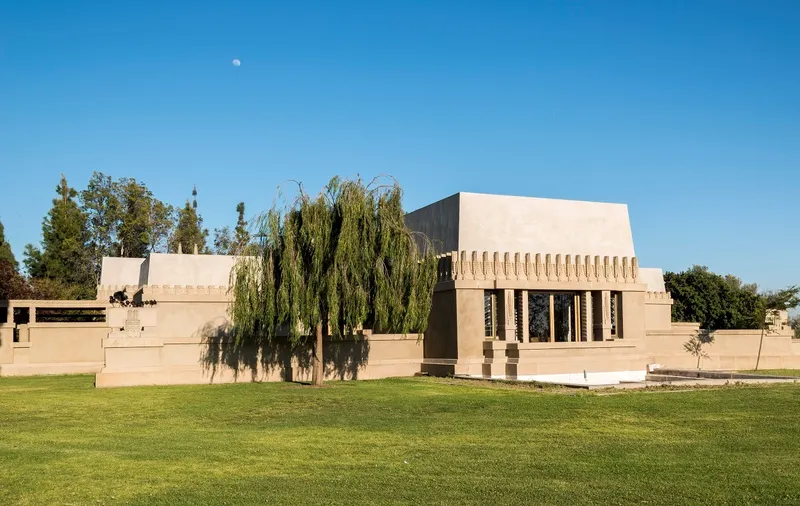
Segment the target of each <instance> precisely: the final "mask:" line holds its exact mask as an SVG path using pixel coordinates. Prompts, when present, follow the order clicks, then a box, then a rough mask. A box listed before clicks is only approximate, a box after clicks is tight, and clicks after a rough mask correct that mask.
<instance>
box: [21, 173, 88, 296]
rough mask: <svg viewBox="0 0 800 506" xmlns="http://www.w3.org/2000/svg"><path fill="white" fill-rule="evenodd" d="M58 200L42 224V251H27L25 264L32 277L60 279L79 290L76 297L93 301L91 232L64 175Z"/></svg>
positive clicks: (54, 201)
mask: <svg viewBox="0 0 800 506" xmlns="http://www.w3.org/2000/svg"><path fill="white" fill-rule="evenodd" d="M56 192H57V193H58V197H57V198H56V199H54V200H53V207H52V208H51V209H50V211H49V212H48V213H47V216H46V217H45V218H44V220H43V222H42V249H41V251H40V250H38V249H37V248H36V247H34V246H32V245H28V246H26V248H25V251H26V259H25V265H26V267H28V274H29V275H30V276H34V275H36V276H37V277H45V278H48V279H53V280H57V281H59V282H60V283H63V284H64V285H71V286H75V287H76V293H77V294H78V296H77V298H82V299H85V298H92V297H93V296H94V291H95V285H94V276H93V273H92V263H91V258H90V256H89V251H90V249H89V247H88V245H89V240H90V235H89V229H88V227H87V219H86V214H85V213H84V212H83V211H82V210H81V208H80V207H79V206H78V203H77V202H76V201H75V198H76V197H77V196H78V192H77V191H76V190H75V189H74V188H71V187H69V185H68V184H67V178H66V177H65V176H64V175H63V174H62V175H61V182H60V183H59V185H58V187H57V188H56Z"/></svg>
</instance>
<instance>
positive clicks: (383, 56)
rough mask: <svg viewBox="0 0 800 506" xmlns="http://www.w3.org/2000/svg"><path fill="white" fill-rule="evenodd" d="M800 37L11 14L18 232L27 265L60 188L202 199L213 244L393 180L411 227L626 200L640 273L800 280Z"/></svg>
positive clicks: (489, 18)
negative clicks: (465, 200)
mask: <svg viewBox="0 0 800 506" xmlns="http://www.w3.org/2000/svg"><path fill="white" fill-rule="evenodd" d="M167 4H169V5H167ZM798 27H800V2H797V1H792V0H786V1H777V0H775V1H764V0H762V1H757V0H754V1H750V2H743V1H732V0H731V1H726V0H719V1H702V0H684V1H679V0H669V1H668V0H662V1H637V0H631V1H611V0H606V1H589V0H587V1H584V2H577V1H570V2H566V1H564V2H556V1H544V0H542V1H534V0H530V1H513V2H512V1H499V0H498V1H489V0H487V1H483V2H477V1H468V0H459V1H443V0H422V1H403V2H388V1H361V2H354V1H344V0H342V1H335V2H333V1H322V0H320V1H316V2H308V1H300V0H298V1H292V2H280V3H276V2H269V1H263V2H259V1H248V2H243V1H238V2H237V1H231V2H222V1H216V2H204V1H194V2H185V3H184V2H166V1H164V2H160V1H159V2H151V1H138V2H105V1H104V2H101V1H83V2H81V1H77V0H75V1H70V2H67V1H37V0H26V1H16V2H14V1H11V0H8V1H5V2H2V3H0V173H1V174H2V175H1V176H0V219H2V222H3V223H4V224H5V227H6V236H7V238H8V239H9V240H10V241H11V243H12V246H13V248H14V251H15V252H16V253H17V255H18V256H19V257H20V259H21V256H22V255H21V252H22V249H23V247H24V245H25V243H27V242H37V241H38V240H39V237H40V234H41V220H42V217H43V216H44V214H45V213H46V212H47V210H48V208H49V207H50V205H51V199H52V198H53V196H54V190H55V187H56V184H57V183H58V178H59V174H60V173H61V172H64V173H66V174H67V176H68V178H69V181H70V183H71V184H72V185H74V186H77V187H79V188H80V187H83V186H85V184H86V182H87V180H88V178H89V175H90V174H91V172H92V171H93V170H99V171H102V172H105V173H107V174H111V175H113V176H115V177H119V176H133V177H136V178H138V179H140V180H142V181H144V182H145V183H146V184H147V185H148V186H149V187H150V188H151V189H152V190H153V191H154V193H155V194H156V196H158V197H159V198H161V199H162V200H166V201H168V202H171V203H174V204H178V205H180V204H182V203H183V202H185V199H186V198H187V197H189V196H190V192H191V190H192V185H193V184H196V185H197V188H198V192H199V195H198V202H199V210H200V211H201V213H202V215H203V217H204V218H205V221H206V225H207V226H208V227H209V228H210V229H213V228H214V227H219V226H221V225H223V224H232V223H234V222H235V215H236V212H235V207H236V203H237V202H239V201H240V200H243V201H245V202H246V204H247V208H248V211H249V212H256V211H259V210H263V209H266V208H267V207H269V205H270V203H271V201H272V198H273V196H274V192H275V187H276V185H277V184H278V183H279V182H280V181H281V180H284V179H287V178H294V179H300V180H302V181H304V182H305V183H306V185H307V186H308V188H310V189H314V190H316V189H318V188H319V187H320V186H321V185H322V184H323V183H324V182H325V181H327V179H328V178H329V177H330V176H332V175H335V174H342V175H354V174H356V173H361V174H362V175H365V176H372V175H375V174H378V173H390V174H392V175H394V176H395V177H397V178H398V179H399V180H400V182H401V183H402V184H403V186H404V187H405V190H406V198H405V205H406V207H407V208H408V209H409V210H410V209H413V208H417V207H420V206H422V205H424V204H427V203H429V202H432V201H434V200H438V199H439V198H442V197H445V196H448V195H450V194H452V193H455V192H458V191H474V192H491V193H506V194H517V195H529V196H541V197H554V198H570V199H582V200H598V201H611V202H624V203H627V204H628V205H629V211H630V215H631V221H632V225H633V232H634V241H635V246H636V250H637V255H638V256H639V258H640V263H641V265H643V266H660V267H664V268H665V269H669V270H680V269H684V268H687V267H689V266H690V265H692V264H695V263H697V264H705V265H708V266H709V267H710V268H711V269H713V270H715V271H718V272H722V273H727V272H731V273H734V274H737V275H739V276H740V277H742V278H743V279H745V280H746V281H748V282H757V283H759V284H760V285H762V286H764V287H767V288H777V287H781V286H784V285H787V284H794V283H800V262H798V252H800V234H798V225H797V223H798V214H800V213H799V211H800V199H798V193H799V192H798V191H799V190H800V172H798V171H800V28H798ZM233 58H239V59H241V61H242V65H241V67H239V68H236V67H234V66H233V65H232V64H231V60H232V59H233Z"/></svg>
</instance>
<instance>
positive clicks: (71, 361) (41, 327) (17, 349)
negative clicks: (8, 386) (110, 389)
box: [0, 323, 108, 376]
mask: <svg viewBox="0 0 800 506" xmlns="http://www.w3.org/2000/svg"><path fill="white" fill-rule="evenodd" d="M22 330H23V332H22V333H23V334H24V335H23V336H22V337H23V340H22V342H17V343H15V342H13V336H14V326H13V325H12V324H4V325H0V376H33V375H39V374H85V373H97V372H99V371H100V370H101V369H102V367H103V355H104V354H103V340H104V339H105V337H106V336H107V335H108V328H107V327H106V325H105V324H103V323H99V324H98V323H33V324H31V325H26V326H24V327H23V329H22Z"/></svg>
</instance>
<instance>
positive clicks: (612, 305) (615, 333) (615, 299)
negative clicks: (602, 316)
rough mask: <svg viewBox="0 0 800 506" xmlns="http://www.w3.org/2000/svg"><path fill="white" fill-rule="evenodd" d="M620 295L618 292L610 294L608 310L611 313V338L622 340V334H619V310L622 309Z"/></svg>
mask: <svg viewBox="0 0 800 506" xmlns="http://www.w3.org/2000/svg"><path fill="white" fill-rule="evenodd" d="M621 299H622V294H621V293H620V292H611V299H610V301H609V310H610V313H611V337H616V338H620V339H622V332H620V323H621V318H620V316H621V314H620V313H621V309H622V303H621Z"/></svg>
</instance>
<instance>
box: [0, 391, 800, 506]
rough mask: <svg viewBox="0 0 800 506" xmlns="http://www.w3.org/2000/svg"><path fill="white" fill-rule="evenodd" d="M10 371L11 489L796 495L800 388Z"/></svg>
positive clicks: (532, 498) (132, 500) (46, 496)
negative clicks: (119, 376)
mask: <svg viewBox="0 0 800 506" xmlns="http://www.w3.org/2000/svg"><path fill="white" fill-rule="evenodd" d="M92 381H93V377H91V376H88V377H87V376H66V377H40V378H22V379H14V378H0V505H4V506H5V505H12V504H46V505H52V504H76V505H78V504H79V505H95V504H140V505H159V504H191V505H207V504H265V505H275V504H291V505H302V504H326V505H331V504H342V505H351V504H379V503H380V504H457V505H468V504H491V505H495V504H559V505H565V504H569V505H570V506H572V505H579V504H603V505H605V504H620V505H626V506H627V505H632V504H648V505H658V504H755V503H759V504H768V505H777V504H799V503H800V438H799V437H798V434H800V386H798V385H792V384H788V385H787V384H780V385H773V386H751V387H727V388H718V389H705V390H699V389H698V390H691V391H674V390H673V391H670V390H664V391H657V392H650V391H642V392H616V391H615V392H613V395H608V392H600V393H590V392H584V391H573V390H565V389H549V390H536V389H534V388H514V387H510V386H507V385H489V384H486V383H482V382H469V381H457V380H436V379H426V378H413V379H412V378H409V379H397V380H382V381H362V382H342V383H330V384H329V385H328V386H326V387H325V388H322V389H313V388H310V387H305V386H299V385H293V384H242V385H221V386H180V387H152V388H125V389H109V390H96V389H94V388H93V386H92Z"/></svg>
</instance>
